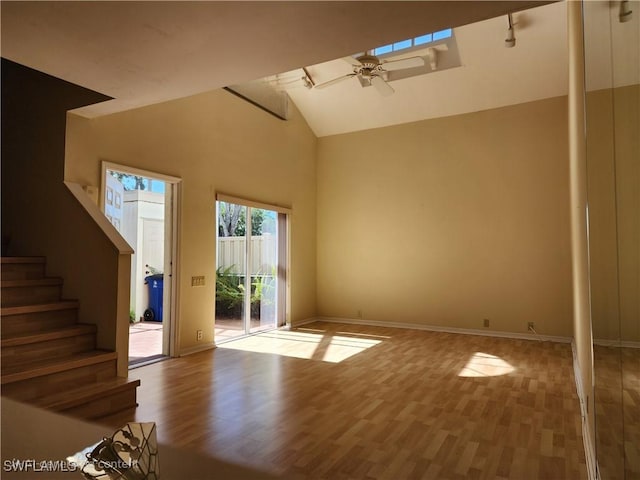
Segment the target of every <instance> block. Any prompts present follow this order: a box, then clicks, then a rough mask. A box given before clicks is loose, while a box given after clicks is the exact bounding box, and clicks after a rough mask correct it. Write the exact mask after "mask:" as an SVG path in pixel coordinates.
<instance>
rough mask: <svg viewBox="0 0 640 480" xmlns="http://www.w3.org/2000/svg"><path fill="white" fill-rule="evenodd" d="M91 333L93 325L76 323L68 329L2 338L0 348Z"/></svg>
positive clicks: (94, 331)
mask: <svg viewBox="0 0 640 480" xmlns="http://www.w3.org/2000/svg"><path fill="white" fill-rule="evenodd" d="M93 333H96V326H95V325H89V324H83V323H78V324H75V325H71V326H68V327H60V328H54V329H50V330H40V331H38V332H37V333H33V334H21V335H16V336H13V337H8V338H7V337H4V338H3V339H2V341H1V342H0V346H2V348H5V347H15V346H17V345H28V344H30V343H38V342H46V341H47V340H56V339H59V338H68V337H74V336H78V335H87V334H93Z"/></svg>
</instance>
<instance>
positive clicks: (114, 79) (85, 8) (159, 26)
mask: <svg viewBox="0 0 640 480" xmlns="http://www.w3.org/2000/svg"><path fill="white" fill-rule="evenodd" d="M541 3H549V0H543V1H542V2H539V1H535V0H523V1H476V2H473V1H455V2H448V1H428V2H426V1H408V2H397V1H383V2H356V1H348V2H315V1H300V2H297V1H293V2H261V1H257V2H180V1H177V2H163V1H160V2H155V1H148V2H147V1H140V2H138V1H131V2H108V1H106V2H84V1H78V2H75V1H71V2H29V1H26V2H13V1H10V2H7V1H3V2H1V9H2V16H1V20H2V43H1V46H2V56H3V57H5V58H7V59H9V60H12V61H15V62H18V63H21V64H23V65H26V66H29V67H31V68H35V69H37V70H40V71H43V72H45V73H48V74H51V75H53V76H56V77H58V78H62V79H64V80H67V81H70V82H73V83H76V84H78V85H82V86H85V87H88V88H91V89H93V90H96V91H99V92H101V93H104V94H107V95H110V96H112V97H115V98H116V99H117V100H116V101H112V102H106V103H105V104H101V105H100V106H98V107H95V108H93V109H89V110H85V114H86V115H88V116H91V115H101V114H107V113H111V112H115V111H119V110H122V109H126V108H132V107H135V106H140V105H146V104H151V103H157V102H161V101H166V100H170V99H175V98H180V97H184V96H188V95H194V94H197V93H201V92H204V91H208V90H212V89H216V88H220V87H223V86H225V85H232V84H235V83H240V82H244V81H248V80H251V79H255V78H260V77H264V76H267V75H272V74H275V73H277V72H284V71H289V70H292V69H295V68H298V67H300V66H302V65H311V64H317V63H320V62H324V61H327V60H330V59H332V58H339V57H342V56H344V55H348V54H350V53H353V52H354V51H363V50H365V49H367V48H371V47H372V46H376V45H384V44H386V43H390V42H394V41H398V40H401V39H403V38H408V37H413V36H417V35H420V34H422V33H424V32H425V31H436V30H440V29H442V28H445V27H449V26H459V25H464V24H468V23H471V22H475V21H479V20H482V19H487V18H493V17H495V16H498V15H504V14H505V13H506V12H507V11H517V10H520V9H524V8H529V7H531V6H532V5H539V4H541ZM559 8H560V7H559ZM560 9H561V8H560ZM504 21H505V20H504V17H503V21H502V22H501V23H503V24H504ZM474 28H475V27H474ZM536 28H537V27H536V26H535V25H532V26H531V29H532V30H531V32H534V31H535V29H536ZM540 28H541V29H543V30H544V29H545V28H546V27H545V26H544V24H543V25H541V26H540ZM504 30H505V28H504V25H503V27H501V28H500V29H499V31H496V32H494V34H495V38H496V41H497V43H498V44H500V43H501V41H502V38H501V37H502V36H503V35H504ZM471 32H472V31H470V33H469V35H471ZM526 32H529V30H525V31H523V32H522V35H523V37H522V41H523V42H524V41H525V38H526V36H525V35H529V34H528V33H526ZM460 35H462V36H463V37H464V35H465V34H463V33H461V34H460ZM461 40H462V38H461ZM474 41H475V40H472V41H471V45H470V46H469V49H468V50H467V52H466V53H465V52H462V50H461V53H462V54H463V55H465V56H464V58H463V60H464V62H465V63H467V64H468V67H467V68H466V69H467V70H469V71H470V72H475V70H476V69H478V68H480V67H478V66H477V65H480V64H481V62H478V61H477V59H476V58H473V57H475V56H480V57H481V58H483V57H485V56H486V52H482V51H481V52H477V50H475V49H474V46H473V42H474ZM517 50H518V49H517V48H516V49H515V51H517ZM501 55H506V53H505V52H501ZM492 61H494V60H492ZM496 61H497V60H496ZM529 71H530V70H529ZM438 75H439V74H435V75H433V77H434V78H437V76H438ZM456 75H460V74H456ZM483 75H484V74H483V73H482V71H478V72H475V73H474V79H475V81H480V84H479V85H478V87H477V88H474V89H472V90H463V87H465V84H464V83H458V84H455V86H456V89H454V90H453V91H451V90H446V92H445V91H444V90H440V91H438V89H429V90H428V91H429V92H434V91H435V92H437V93H429V95H431V96H433V95H439V96H446V97H447V98H458V96H462V97H465V98H475V96H476V95H478V94H480V95H484V93H483V90H482V89H484V88H485V86H486V84H488V83H490V82H489V79H484V78H483ZM537 78H538V79H539V78H541V76H540V75H537ZM542 78H544V77H542ZM412 83H413V82H408V85H411V84H412ZM543 83H547V82H546V80H545V82H543ZM416 88H420V87H418V86H412V87H408V88H407V92H410V90H411V89H416ZM456 90H458V91H456ZM334 92H335V90H334ZM314 93H315V92H314ZM323 93H324V92H323ZM367 93H368V92H367ZM325 95H332V93H326V94H325ZM333 95H335V93H333ZM407 95H408V96H407ZM415 98H416V97H415V96H414V95H411V94H410V93H407V94H401V95H398V96H397V97H396V101H399V102H401V105H405V104H407V103H412V102H414V101H415ZM463 100H464V98H462V99H458V100H456V103H458V102H460V103H461V102H463ZM498 101H508V98H507V97H506V96H505V98H502V96H501V97H500V98H499V99H498ZM378 108H382V107H376V109H378ZM439 111H442V109H440V110H439ZM394 121H395V120H394ZM312 122H313V123H314V125H318V126H317V127H315V128H318V129H319V131H323V132H324V131H326V130H325V129H322V128H321V127H320V126H319V123H318V122H316V121H315V120H312Z"/></svg>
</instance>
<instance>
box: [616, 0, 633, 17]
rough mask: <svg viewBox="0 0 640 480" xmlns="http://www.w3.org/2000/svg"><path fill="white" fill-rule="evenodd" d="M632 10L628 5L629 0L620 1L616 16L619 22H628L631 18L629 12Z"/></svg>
mask: <svg viewBox="0 0 640 480" xmlns="http://www.w3.org/2000/svg"><path fill="white" fill-rule="evenodd" d="M632 13H633V10H631V8H630V7H629V0H622V1H621V2H620V13H619V14H618V18H619V19H620V21H621V22H628V21H629V20H631V14H632Z"/></svg>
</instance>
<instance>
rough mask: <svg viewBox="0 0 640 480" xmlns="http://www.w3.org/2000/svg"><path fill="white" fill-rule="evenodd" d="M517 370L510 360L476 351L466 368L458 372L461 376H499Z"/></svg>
mask: <svg viewBox="0 0 640 480" xmlns="http://www.w3.org/2000/svg"><path fill="white" fill-rule="evenodd" d="M514 370H515V368H514V367H513V366H511V364H509V362H506V361H504V360H503V359H501V358H500V357H497V356H495V355H491V354H488V353H482V352H476V353H474V354H473V355H472V356H471V358H470V359H469V361H468V362H467V364H466V365H465V366H464V368H463V369H462V370H461V371H460V373H459V374H458V376H459V377H497V376H499V375H506V374H508V373H511V372H513V371H514Z"/></svg>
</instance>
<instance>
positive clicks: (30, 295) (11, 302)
mask: <svg viewBox="0 0 640 480" xmlns="http://www.w3.org/2000/svg"><path fill="white" fill-rule="evenodd" d="M61 291H62V288H61V286H60V285H37V286H28V287H4V288H3V289H2V306H3V307H14V306H17V305H35V304H39V303H49V302H56V301H58V300H59V299H60V295H61Z"/></svg>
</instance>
